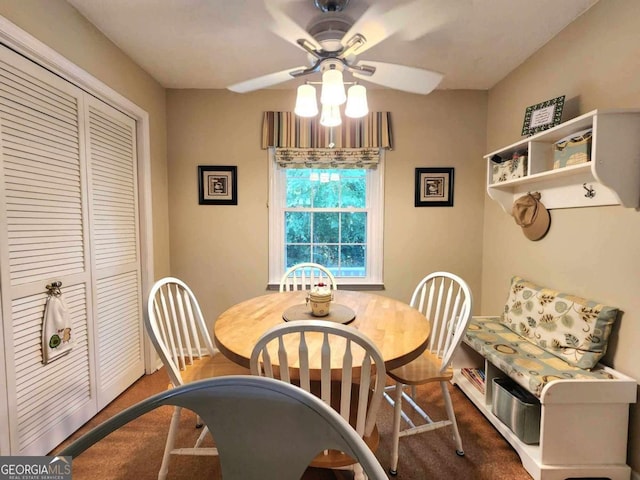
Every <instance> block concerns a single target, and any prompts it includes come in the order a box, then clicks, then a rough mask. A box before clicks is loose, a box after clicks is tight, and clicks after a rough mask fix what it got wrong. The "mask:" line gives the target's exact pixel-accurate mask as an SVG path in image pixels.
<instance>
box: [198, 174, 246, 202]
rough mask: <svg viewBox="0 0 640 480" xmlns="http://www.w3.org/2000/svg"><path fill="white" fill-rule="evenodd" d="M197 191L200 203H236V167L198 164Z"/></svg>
mask: <svg viewBox="0 0 640 480" xmlns="http://www.w3.org/2000/svg"><path fill="white" fill-rule="evenodd" d="M198 191H199V198H198V200H199V204H200V205H237V204H238V174H237V167H235V166H226V165H199V166H198Z"/></svg>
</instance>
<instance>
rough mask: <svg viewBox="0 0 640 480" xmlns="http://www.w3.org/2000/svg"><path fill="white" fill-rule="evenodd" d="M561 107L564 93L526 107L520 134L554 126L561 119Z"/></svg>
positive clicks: (528, 134) (540, 130)
mask: <svg viewBox="0 0 640 480" xmlns="http://www.w3.org/2000/svg"><path fill="white" fill-rule="evenodd" d="M563 107H564V95H562V96H561V97H556V98H552V99H551V100H547V101H545V102H542V103H538V104H536V105H531V106H529V107H527V109H526V110H525V112H524V122H523V123H522V134H521V135H523V136H524V135H527V136H530V135H533V134H534V133H538V132H542V131H543V130H547V129H549V128H551V127H555V126H556V125H558V124H559V123H560V120H562V109H563Z"/></svg>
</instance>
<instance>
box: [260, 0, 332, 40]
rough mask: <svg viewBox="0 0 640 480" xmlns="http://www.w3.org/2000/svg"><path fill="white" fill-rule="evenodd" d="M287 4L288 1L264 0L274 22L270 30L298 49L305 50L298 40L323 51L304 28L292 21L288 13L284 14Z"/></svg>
mask: <svg viewBox="0 0 640 480" xmlns="http://www.w3.org/2000/svg"><path fill="white" fill-rule="evenodd" d="M285 3H287V1H286V0H264V6H265V8H266V9H267V12H269V14H270V15H271V17H272V18H273V22H272V23H271V25H269V29H270V30H271V31H272V32H273V33H275V34H276V35H278V36H279V37H281V38H283V39H284V40H286V41H287V42H289V43H292V44H293V45H295V46H296V47H298V48H302V49H303V50H305V49H304V48H303V47H302V46H301V45H300V44H299V43H298V40H305V41H306V42H307V44H308V45H309V46H311V47H313V48H314V49H315V50H321V49H322V47H321V46H320V44H319V43H318V42H317V41H316V39H315V38H313V37H312V36H311V35H310V34H309V32H307V31H306V30H305V29H304V28H302V27H301V26H300V25H298V24H297V23H296V22H295V21H294V20H292V19H291V17H289V16H288V15H287V14H286V13H284V4H285Z"/></svg>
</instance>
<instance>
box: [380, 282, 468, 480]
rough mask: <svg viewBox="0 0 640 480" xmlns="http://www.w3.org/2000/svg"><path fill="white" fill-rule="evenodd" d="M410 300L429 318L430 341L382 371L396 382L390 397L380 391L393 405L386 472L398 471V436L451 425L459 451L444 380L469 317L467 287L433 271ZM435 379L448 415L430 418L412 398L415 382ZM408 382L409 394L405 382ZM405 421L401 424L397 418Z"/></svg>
mask: <svg viewBox="0 0 640 480" xmlns="http://www.w3.org/2000/svg"><path fill="white" fill-rule="evenodd" d="M410 305H411V306H412V307H415V308H417V309H418V310H419V311H420V312H422V313H423V314H424V315H425V316H426V317H427V318H428V319H429V321H430V322H431V334H430V336H429V343H428V345H427V348H426V350H425V351H424V352H423V354H422V355H421V356H420V357H418V358H417V359H415V360H413V361H412V362H410V363H408V364H406V365H404V366H402V367H399V368H396V369H394V370H389V371H388V372H387V374H388V375H389V376H390V377H391V378H392V379H393V380H395V382H396V384H395V386H390V387H387V389H386V390H392V391H393V392H394V395H393V397H391V395H389V394H388V393H386V392H385V398H386V399H387V400H388V401H389V403H391V405H393V406H394V419H393V439H392V448H391V468H390V469H389V473H391V475H396V474H397V473H398V447H399V441H400V437H404V436H408V435H415V434H418V433H422V432H428V431H431V430H435V429H437V428H442V427H447V426H451V427H452V429H453V438H454V440H455V444H456V453H457V454H458V455H460V456H462V455H464V450H463V449H462V439H461V438H460V432H459V431H458V424H457V423H456V417H455V414H454V412H453V404H452V402H451V396H450V394H449V390H448V384H449V381H450V380H451V378H452V376H453V372H452V370H451V360H452V357H453V353H454V351H455V350H456V348H457V347H458V345H459V344H460V341H461V340H462V337H463V336H464V332H465V330H466V329H467V325H468V323H469V320H470V319H471V313H472V312H471V311H472V306H473V299H472V296H471V290H470V289H469V287H468V286H467V284H466V282H465V281H464V280H462V279H461V278H460V277H458V276H456V275H453V274H451V273H447V272H436V273H432V274H430V275H427V276H426V277H424V278H423V279H422V280H421V281H420V282H419V283H418V285H417V287H416V288H415V290H414V292H413V295H412V296H411V302H410ZM431 382H440V388H441V390H442V396H443V399H444V405H445V409H446V412H447V417H448V419H447V420H442V421H434V420H432V419H431V418H430V417H429V415H427V413H426V412H425V411H424V410H423V409H422V408H421V407H420V406H419V405H418V403H417V402H416V398H415V397H416V388H415V387H416V385H422V384H426V383H431ZM407 385H409V386H411V394H410V395H409V394H408V393H407V392H405V387H406V386H407ZM403 400H404V401H405V403H407V404H408V405H409V406H411V407H412V408H413V409H414V410H415V411H416V412H418V414H419V415H420V416H421V417H422V418H423V419H424V423H422V424H419V425H416V424H415V423H414V422H413V421H412V420H411V419H410V418H409V416H408V415H407V414H406V413H405V412H404V411H403V410H402V402H403ZM402 420H404V421H405V422H406V423H407V424H408V427H407V428H405V429H403V430H401V421H402Z"/></svg>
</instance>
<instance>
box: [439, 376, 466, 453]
mask: <svg viewBox="0 0 640 480" xmlns="http://www.w3.org/2000/svg"><path fill="white" fill-rule="evenodd" d="M447 384H448V382H440V388H441V389H442V398H444V407H445V409H446V410H447V416H448V417H449V420H450V421H451V428H452V429H453V439H454V440H455V442H456V453H457V454H458V455H459V456H463V455H464V450H463V449H462V438H461V437H460V431H459V430H458V423H457V422H456V415H455V413H454V412H453V402H451V395H450V394H449V388H448V386H447Z"/></svg>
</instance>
